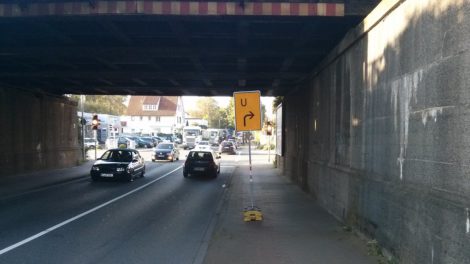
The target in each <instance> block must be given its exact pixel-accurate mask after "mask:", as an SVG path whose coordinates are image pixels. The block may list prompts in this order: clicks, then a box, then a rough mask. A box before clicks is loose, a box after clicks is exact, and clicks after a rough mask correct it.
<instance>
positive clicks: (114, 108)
mask: <svg viewBox="0 0 470 264" xmlns="http://www.w3.org/2000/svg"><path fill="white" fill-rule="evenodd" d="M70 99H71V100H73V101H76V102H78V103H79V104H80V95H71V96H70ZM125 100H126V96H122V95H85V102H84V105H83V108H84V109H83V111H84V112H88V113H100V114H109V115H123V114H124V113H125V111H126V106H125V105H124V102H125ZM79 110H80V105H79Z"/></svg>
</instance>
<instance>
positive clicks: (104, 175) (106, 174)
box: [101, 173, 113, 177]
mask: <svg viewBox="0 0 470 264" xmlns="http://www.w3.org/2000/svg"><path fill="white" fill-rule="evenodd" d="M101 177H113V174H112V173H101Z"/></svg>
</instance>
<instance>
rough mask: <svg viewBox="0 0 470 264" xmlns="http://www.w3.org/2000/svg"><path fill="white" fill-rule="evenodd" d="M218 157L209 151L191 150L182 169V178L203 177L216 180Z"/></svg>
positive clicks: (218, 164) (218, 168) (218, 165)
mask: <svg viewBox="0 0 470 264" xmlns="http://www.w3.org/2000/svg"><path fill="white" fill-rule="evenodd" d="M219 159H220V156H218V155H216V154H215V152H213V151H211V150H192V151H190V152H189V154H188V156H187V158H186V162H185V163H184V167H183V176H184V177H185V178H186V177H188V176H190V175H191V176H192V175H203V176H206V175H207V176H210V177H212V178H216V177H217V174H219V173H220V162H219Z"/></svg>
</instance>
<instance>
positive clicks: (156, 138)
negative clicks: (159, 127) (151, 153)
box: [152, 136, 163, 145]
mask: <svg viewBox="0 0 470 264" xmlns="http://www.w3.org/2000/svg"><path fill="white" fill-rule="evenodd" d="M152 138H153V140H155V141H156V142H157V145H158V144H159V143H161V142H163V139H162V138H160V137H156V136H153V137H152Z"/></svg>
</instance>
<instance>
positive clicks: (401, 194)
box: [282, 0, 470, 263]
mask: <svg viewBox="0 0 470 264" xmlns="http://www.w3.org/2000/svg"><path fill="white" fill-rule="evenodd" d="M469 105H470V2H469V1H464V0H422V1H415V0H408V1H382V3H381V4H380V5H379V6H378V8H377V9H376V10H374V12H372V13H371V14H370V15H369V16H368V17H367V18H366V20H365V21H364V22H363V23H362V24H361V25H360V27H358V28H357V29H355V30H354V31H352V32H350V33H349V34H348V35H347V36H346V37H345V39H343V41H342V42H341V43H340V44H339V45H338V47H336V49H335V51H334V52H333V53H332V54H330V55H329V57H328V58H327V59H326V60H325V61H324V63H323V64H322V66H321V67H319V68H318V69H317V70H316V71H315V73H314V74H312V78H311V79H310V80H309V81H308V82H307V83H305V84H304V85H303V86H301V87H299V89H297V90H296V92H294V93H293V94H291V95H288V96H286V99H285V102H284V103H283V107H284V111H285V113H284V115H285V116H286V118H285V122H286V127H285V138H284V139H285V140H286V155H285V157H284V158H283V161H282V165H283V169H284V172H285V174H286V175H288V176H289V177H290V178H291V179H293V181H295V182H298V183H299V185H300V186H301V187H302V188H303V189H305V190H307V191H309V192H310V193H311V194H312V195H313V196H314V197H316V198H317V199H318V201H319V203H320V204H322V205H323V206H324V207H325V208H326V209H327V210H328V211H329V212H331V213H332V214H333V215H335V216H336V217H337V218H338V219H340V220H342V221H344V222H346V223H347V224H349V225H352V226H354V227H356V228H357V229H359V230H361V231H362V232H363V233H366V234H367V235H369V236H370V237H372V238H375V239H377V240H378V242H379V244H380V245H381V246H382V247H383V248H385V249H387V250H388V252H390V253H391V254H392V255H394V256H395V257H396V258H397V259H398V260H399V261H400V263H470V243H469V239H470V212H469V210H470V108H469Z"/></svg>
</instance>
